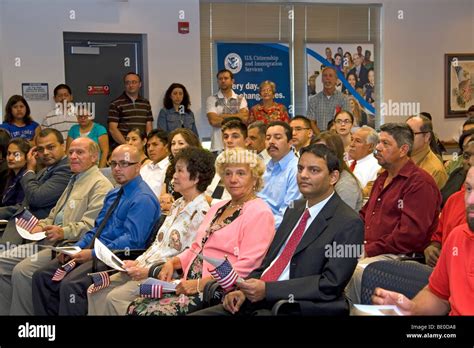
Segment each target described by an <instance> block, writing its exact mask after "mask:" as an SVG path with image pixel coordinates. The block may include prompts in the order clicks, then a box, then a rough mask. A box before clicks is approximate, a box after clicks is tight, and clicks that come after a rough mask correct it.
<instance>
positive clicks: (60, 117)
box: [41, 83, 77, 140]
mask: <svg viewBox="0 0 474 348" xmlns="http://www.w3.org/2000/svg"><path fill="white" fill-rule="evenodd" d="M54 101H55V102H56V105H55V107H54V109H53V110H51V111H50V112H49V113H48V114H47V115H46V117H45V118H44V120H43V123H42V124H41V128H43V129H44V128H54V129H57V130H58V131H60V132H61V134H62V135H63V138H64V140H66V139H67V134H68V132H69V129H70V128H71V127H72V126H73V125H75V124H77V119H76V109H75V107H74V105H73V104H72V91H71V87H69V86H68V85H65V84H63V83H61V84H59V85H57V86H56V88H54Z"/></svg>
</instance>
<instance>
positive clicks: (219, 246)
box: [127, 148, 275, 316]
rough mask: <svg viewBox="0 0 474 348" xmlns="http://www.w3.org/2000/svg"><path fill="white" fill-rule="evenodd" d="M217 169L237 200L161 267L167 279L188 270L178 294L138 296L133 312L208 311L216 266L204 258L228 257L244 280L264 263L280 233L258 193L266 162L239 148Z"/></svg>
mask: <svg viewBox="0 0 474 348" xmlns="http://www.w3.org/2000/svg"><path fill="white" fill-rule="evenodd" d="M216 170H217V172H218V173H219V174H220V176H221V177H222V178H223V179H224V185H225V188H226V189H227V190H228V192H229V193H230V195H231V197H232V199H231V200H227V201H222V202H219V203H217V204H215V205H214V206H212V207H211V209H210V210H209V212H208V214H207V215H206V217H205V218H204V221H203V223H202V224H201V226H200V227H199V230H198V233H197V237H196V239H195V241H194V243H193V244H192V245H191V247H190V248H189V249H187V250H185V251H184V252H182V253H180V254H178V255H177V256H175V257H173V258H171V259H170V260H168V261H167V262H166V263H165V264H164V265H163V267H162V268H161V271H160V273H159V274H158V278H159V279H161V280H164V281H171V280H172V276H173V273H174V272H175V271H183V278H182V280H181V282H180V283H179V284H178V285H177V286H176V293H173V294H165V295H164V296H163V297H162V298H161V299H150V298H137V299H136V300H135V301H133V302H132V303H131V304H130V306H129V308H128V311H127V312H128V314H129V315H160V316H165V315H169V316H170V315H185V314H188V313H191V312H194V311H197V310H199V309H202V308H203V304H202V291H203V289H204V286H205V285H206V283H207V282H209V281H210V280H212V279H213V278H212V276H211V274H210V270H212V269H213V268H214V267H213V266H212V265H211V264H210V263H208V262H207V261H206V260H205V259H203V256H205V257H206V258H207V257H209V258H216V259H221V260H224V258H225V257H227V259H228V260H229V262H230V263H231V264H232V266H233V268H234V270H235V271H236V272H237V273H238V274H239V275H240V276H241V277H242V278H245V277H246V276H247V275H248V274H249V273H250V272H251V271H252V270H253V269H254V268H256V267H258V266H259V265H260V263H261V262H262V260H263V257H264V256H265V253H266V251H267V249H268V247H269V245H270V243H271V241H272V239H273V235H274V234H275V221H274V218H273V214H272V212H271V210H270V208H269V207H268V205H267V204H266V203H265V202H264V201H263V200H262V199H260V198H258V197H257V196H256V192H257V191H258V190H260V188H261V187H262V184H263V180H262V175H263V173H264V170H265V166H264V164H263V161H262V160H261V159H260V158H259V157H258V155H257V154H255V153H252V152H250V151H248V150H244V149H241V148H234V149H229V150H226V151H224V152H223V153H221V154H220V155H219V156H218V157H217V160H216Z"/></svg>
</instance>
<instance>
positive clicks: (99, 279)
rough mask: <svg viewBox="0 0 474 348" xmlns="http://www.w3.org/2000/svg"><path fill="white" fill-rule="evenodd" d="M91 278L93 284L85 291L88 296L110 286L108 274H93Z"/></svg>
mask: <svg viewBox="0 0 474 348" xmlns="http://www.w3.org/2000/svg"><path fill="white" fill-rule="evenodd" d="M91 277H92V283H93V284H92V285H91V286H89V288H88V289H87V293H88V294H93V293H94V292H97V291H99V290H102V289H105V288H106V287H108V286H109V285H110V276H109V273H108V272H98V273H93V274H92V275H91Z"/></svg>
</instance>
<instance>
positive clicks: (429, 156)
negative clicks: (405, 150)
mask: <svg viewBox="0 0 474 348" xmlns="http://www.w3.org/2000/svg"><path fill="white" fill-rule="evenodd" d="M406 122H407V125H408V126H409V127H410V128H411V130H412V131H413V134H414V135H415V140H414V142H413V150H412V154H411V156H410V158H411V159H412V161H413V162H415V164H416V165H417V166H418V167H420V168H421V169H424V170H425V171H427V172H428V174H430V175H431V176H432V177H433V179H434V180H435V182H436V185H437V186H438V188H439V189H442V188H443V186H444V184H446V181H447V180H448V174H446V169H445V168H444V165H443V163H442V162H441V160H440V159H439V158H438V157H437V156H436V155H435V154H434V153H433V151H432V150H431V148H430V143H431V141H432V140H433V124H432V122H431V121H430V119H429V118H427V117H426V116H423V115H418V116H411V117H409V118H408V119H407V121H406Z"/></svg>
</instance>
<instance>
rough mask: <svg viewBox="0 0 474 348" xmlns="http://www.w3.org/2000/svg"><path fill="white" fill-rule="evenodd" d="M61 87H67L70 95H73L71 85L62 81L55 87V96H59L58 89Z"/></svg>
mask: <svg viewBox="0 0 474 348" xmlns="http://www.w3.org/2000/svg"><path fill="white" fill-rule="evenodd" d="M60 89H67V91H68V92H69V94H70V95H72V90H71V87H69V86H68V85H66V84H64V83H61V84H59V85H57V86H56V87H55V88H54V96H57V95H58V91H59V90H60Z"/></svg>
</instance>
